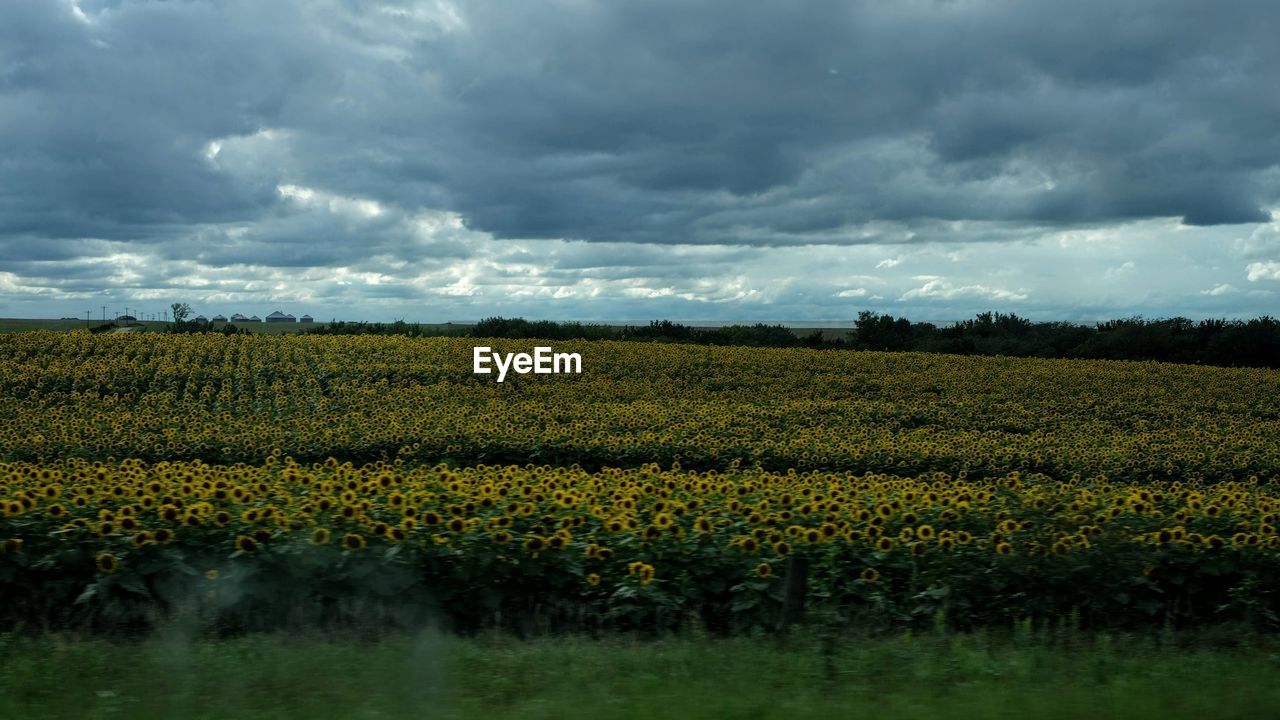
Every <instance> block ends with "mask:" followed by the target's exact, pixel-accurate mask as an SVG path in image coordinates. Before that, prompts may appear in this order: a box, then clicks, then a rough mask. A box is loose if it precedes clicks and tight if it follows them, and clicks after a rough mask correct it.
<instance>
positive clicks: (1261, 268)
mask: <svg viewBox="0 0 1280 720" xmlns="http://www.w3.org/2000/svg"><path fill="white" fill-rule="evenodd" d="M1245 270H1246V271H1247V272H1248V273H1249V282H1257V281H1259V280H1280V261H1276V260H1268V261H1266V262H1255V263H1249V265H1248V267H1246V268H1245Z"/></svg>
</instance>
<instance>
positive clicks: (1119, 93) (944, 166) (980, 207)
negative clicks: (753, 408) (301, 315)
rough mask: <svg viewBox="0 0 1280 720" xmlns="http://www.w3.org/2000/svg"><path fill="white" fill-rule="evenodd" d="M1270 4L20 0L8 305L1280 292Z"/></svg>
mask: <svg viewBox="0 0 1280 720" xmlns="http://www.w3.org/2000/svg"><path fill="white" fill-rule="evenodd" d="M1277 26H1280V9H1278V8H1277V7H1276V6H1275V5H1274V4H1273V3H1268V2H1224V3H1214V4H1206V3H1203V2H1195V1H1191V0H1185V1H1183V0H1168V1H1164V0H1162V1H1160V2H1155V1H1154V0H1152V1H1149V2H1144V1H1140V0H1138V1H1134V2H1126V3H1114V2H1103V1H1100V0H1085V1H1083V2H1077V3H1051V2H1032V3H1005V2H996V1H994V0H990V1H988V0H952V1H938V2H934V1H929V2H924V1H918V0H904V1H903V2H894V3H884V2H852V3H851V2H847V0H846V1H840V2H836V1H827V0H817V1H814V2H807V3H795V2H783V1H781V0H773V1H771V0H762V1H761V2H755V3H749V4H745V5H744V4H742V3H731V2H728V1H727V0H707V1H703V2H687V1H685V0H680V1H676V0H645V1H643V2H616V3H613V2H591V1H588V0H558V1H553V2H536V3H535V2H528V3H518V2H486V1H483V0H480V1H476V2H467V3H456V4H455V3H448V2H443V1H436V0H430V1H410V0H402V1H399V2H357V1H356V0H315V1H310V0H308V1H304V0H272V2H261V1H259V0H226V1H223V2H214V1H184V0H169V1H167V2H160V1H157V0H147V1H143V0H78V1H76V0H8V2H5V3H3V5H0V188H3V190H2V191H0V314H28V315H31V314H36V315H38V314H54V313H57V314H64V313H68V312H70V313H73V314H77V315H78V314H79V313H80V312H82V310H81V309H79V308H80V306H81V305H84V304H85V301H87V300H89V299H90V298H102V297H111V298H116V299H119V300H121V301H124V300H130V299H132V300H134V301H137V300H148V301H150V300H154V301H156V302H159V301H162V300H166V299H169V298H174V299H196V300H198V301H204V302H206V303H229V302H237V303H240V304H242V305H244V304H258V305H261V304H263V303H270V302H292V303H301V304H305V305H307V306H308V307H312V306H314V307H316V308H317V309H318V311H323V310H326V309H335V311H336V310H337V309H347V310H348V313H346V314H350V311H351V309H358V313H357V314H359V313H363V314H365V315H367V316H381V317H385V316H387V315H395V316H400V315H403V314H404V312H405V309H406V308H415V307H417V306H421V305H423V304H424V303H428V302H430V303H435V304H434V305H432V306H430V307H432V308H434V310H427V311H424V312H425V314H427V315H430V314H431V312H433V311H438V312H440V313H451V314H452V316H453V317H475V316H477V315H482V314H490V313H491V312H496V311H503V312H509V313H512V314H526V315H536V314H540V315H543V316H551V317H585V318H592V317H594V318H605V317H607V318H610V319H617V318H628V319H629V318H642V317H652V316H658V315H661V314H671V315H675V316H678V317H685V318H689V317H725V318H730V317H731V318H733V319H755V318H761V319H764V318H772V319H783V318H785V319H798V318H799V317H811V318H818V317H834V316H837V315H845V316H851V315H852V314H853V313H854V312H856V309H859V308H862V307H869V306H872V305H876V304H877V303H879V304H882V305H883V308H882V309H886V310H888V311H893V312H907V311H911V312H914V313H916V314H919V315H923V316H933V317H947V318H950V317H952V316H955V317H959V316H960V315H962V314H964V313H967V312H969V311H971V310H973V309H982V308H983V307H997V308H1001V309H1016V310H1021V311H1025V312H1028V313H1031V314H1040V315H1044V316H1058V317H1069V316H1072V317H1074V316H1081V315H1088V314H1090V313H1094V312H1096V313H1100V314H1107V313H1116V312H1121V313H1124V314H1128V313H1129V312H1147V313H1152V314H1169V313H1190V314H1215V313H1225V314H1260V313H1262V312H1270V313H1273V314H1274V313H1275V312H1277V309H1278V306H1280V299H1278V298H1280V295H1278V294H1277V288H1280V273H1277V272H1276V271H1275V267H1280V262H1278V261H1280V242H1277V241H1276V237H1277V232H1276V229H1275V228H1276V227H1277V221H1276V220H1275V219H1274V218H1275V217H1276V214H1275V213H1276V212H1277V210H1278V209H1280V132H1277V131H1276V130H1277V127H1280V88H1277V86H1276V80H1275V73H1276V70H1277V69H1280V50H1278V49H1277V44H1276V43H1274V42H1273V38H1272V36H1273V34H1274V30H1275V28H1276V27H1277ZM1073 233H1074V235H1073ZM1081 234H1084V235H1087V236H1091V237H1104V238H1107V239H1106V240H1105V241H1104V242H1103V244H1102V245H1099V244H1098V243H1085V244H1083V245H1081V244H1076V245H1072V244H1071V243H1070V242H1068V243H1067V244H1065V245H1064V244H1063V241H1062V238H1064V237H1079V236H1081ZM904 253H905V254H904ZM899 256H902V257H904V258H915V259H916V260H917V261H918V260H919V259H921V258H935V260H936V261H934V262H931V263H929V264H925V265H923V266H921V263H919V262H890V263H886V262H885V261H886V260H892V259H893V258H897V257H899ZM1190 256H1194V257H1195V258H1196V259H1195V261H1194V263H1193V264H1192V266H1187V265H1186V264H1185V263H1183V264H1178V263H1176V262H1171V261H1170V259H1171V258H1177V257H1181V258H1183V259H1184V260H1185V259H1186V258H1187V257H1190ZM1126 262H1128V263H1130V267H1131V271H1130V272H1129V274H1128V275H1123V276H1122V275H1116V274H1115V273H1114V272H1113V273H1112V274H1111V275H1107V272H1108V271H1109V270H1112V269H1114V268H1116V267H1122V266H1123V264H1124V263H1126ZM1046 264H1050V265H1051V267H1050V268H1049V269H1048V270H1046V268H1045V266H1046ZM913 265H915V266H914V267H913ZM1157 267H1159V268H1167V269H1168V272H1166V274H1164V275H1156V274H1153V271H1152V268H1157ZM1081 272H1093V273H1096V274H1097V275H1098V278H1097V280H1098V282H1104V281H1110V282H1111V285H1109V286H1108V289H1107V290H1106V291H1105V292H1102V293H1101V294H1099V293H1098V292H1094V293H1092V294H1090V295H1088V296H1085V295H1079V294H1073V292H1079V290H1078V289H1079V288H1080V287H1081V286H1082V283H1079V282H1077V281H1076V279H1075V278H1076V276H1078V274H1079V273H1081ZM859 276H865V278H866V279H864V280H863V281H858V280H857V277H859ZM1073 288H1076V289H1077V290H1075V291H1073ZM1104 297H1105V298H1109V300H1107V303H1106V304H1105V305H1102V306H1099V305H1097V303H1099V302H1101V300H1100V298H1104ZM245 306H246V307H247V305H245ZM255 306H256V305H255ZM299 307H301V306H299ZM38 308H39V309H43V308H48V311H43V310H38ZM259 314H262V313H259ZM313 314H314V313H313ZM797 314H799V315H797ZM422 319H445V318H444V317H438V316H437V317H435V318H432V317H423V318H422Z"/></svg>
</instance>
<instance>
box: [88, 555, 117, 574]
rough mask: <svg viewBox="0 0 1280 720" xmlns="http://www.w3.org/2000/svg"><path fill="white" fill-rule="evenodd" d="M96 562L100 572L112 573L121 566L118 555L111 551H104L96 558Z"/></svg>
mask: <svg viewBox="0 0 1280 720" xmlns="http://www.w3.org/2000/svg"><path fill="white" fill-rule="evenodd" d="M94 564H95V565H97V566H98V570H99V571H100V572H104V573H107V574H108V575H110V574H111V573H113V572H115V571H116V570H117V569H119V567H120V562H119V561H118V560H116V556H115V555H112V554H111V553H102V554H101V555H99V556H98V557H97V558H95V559H94Z"/></svg>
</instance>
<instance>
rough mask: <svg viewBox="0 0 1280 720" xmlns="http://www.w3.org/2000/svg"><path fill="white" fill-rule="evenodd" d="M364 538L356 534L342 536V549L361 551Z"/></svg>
mask: <svg viewBox="0 0 1280 720" xmlns="http://www.w3.org/2000/svg"><path fill="white" fill-rule="evenodd" d="M364 544H365V543H364V536H363V535H359V534H357V533H347V534H346V535H343V536H342V547H344V548H346V549H347V550H363V549H364Z"/></svg>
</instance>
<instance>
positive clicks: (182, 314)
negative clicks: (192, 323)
mask: <svg viewBox="0 0 1280 720" xmlns="http://www.w3.org/2000/svg"><path fill="white" fill-rule="evenodd" d="M169 309H171V310H173V321H174V322H175V323H177V324H178V325H181V324H182V323H183V322H184V321H185V320H186V319H187V318H189V317H191V306H190V305H188V304H186V303H174V304H172V305H170V306H169Z"/></svg>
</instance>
